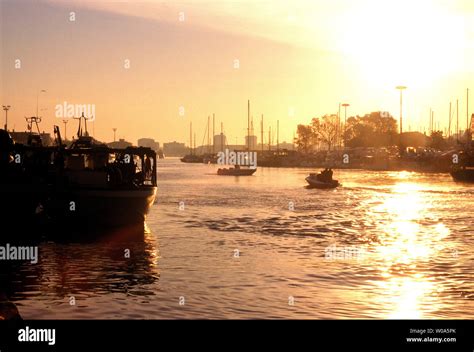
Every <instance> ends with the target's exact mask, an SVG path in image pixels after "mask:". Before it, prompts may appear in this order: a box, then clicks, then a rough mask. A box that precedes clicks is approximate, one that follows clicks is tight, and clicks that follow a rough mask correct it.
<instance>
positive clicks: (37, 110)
mask: <svg viewBox="0 0 474 352" xmlns="http://www.w3.org/2000/svg"><path fill="white" fill-rule="evenodd" d="M40 93H46V91H45V90H44V89H41V90H39V91H38V93H36V117H39V116H38V114H39V95H40Z"/></svg>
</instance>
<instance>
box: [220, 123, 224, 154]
mask: <svg viewBox="0 0 474 352" xmlns="http://www.w3.org/2000/svg"><path fill="white" fill-rule="evenodd" d="M221 151H224V123H223V122H221Z"/></svg>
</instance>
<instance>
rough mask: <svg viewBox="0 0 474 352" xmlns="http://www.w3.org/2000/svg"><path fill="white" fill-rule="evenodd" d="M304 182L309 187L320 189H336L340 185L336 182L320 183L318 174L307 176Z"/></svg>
mask: <svg viewBox="0 0 474 352" xmlns="http://www.w3.org/2000/svg"><path fill="white" fill-rule="evenodd" d="M306 182H308V184H309V185H310V186H311V187H314V188H320V189H330V188H336V187H338V186H340V185H341V184H340V183H339V181H338V180H331V181H321V180H319V179H318V174H309V176H308V177H306Z"/></svg>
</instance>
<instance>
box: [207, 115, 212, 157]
mask: <svg viewBox="0 0 474 352" xmlns="http://www.w3.org/2000/svg"><path fill="white" fill-rule="evenodd" d="M210 124H211V117H210V116H208V117H207V153H208V154H209V152H210V150H211V140H210V138H211V137H210V134H209V132H210V129H211V126H210Z"/></svg>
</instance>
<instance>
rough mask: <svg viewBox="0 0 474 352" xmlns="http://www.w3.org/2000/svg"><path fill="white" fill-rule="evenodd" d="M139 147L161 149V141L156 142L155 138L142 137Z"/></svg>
mask: <svg viewBox="0 0 474 352" xmlns="http://www.w3.org/2000/svg"><path fill="white" fill-rule="evenodd" d="M138 146H139V147H145V148H151V149H152V150H154V151H155V152H157V151H158V150H159V149H160V143H158V142H155V140H154V139H153V138H140V139H139V140H138Z"/></svg>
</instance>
